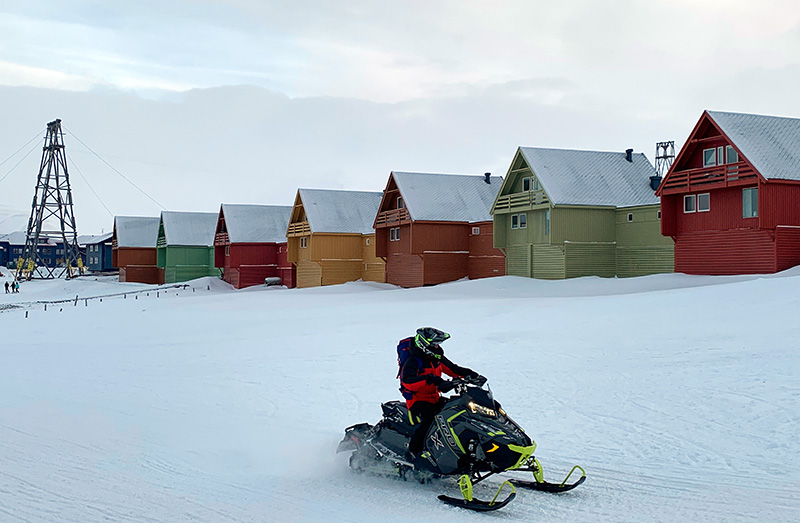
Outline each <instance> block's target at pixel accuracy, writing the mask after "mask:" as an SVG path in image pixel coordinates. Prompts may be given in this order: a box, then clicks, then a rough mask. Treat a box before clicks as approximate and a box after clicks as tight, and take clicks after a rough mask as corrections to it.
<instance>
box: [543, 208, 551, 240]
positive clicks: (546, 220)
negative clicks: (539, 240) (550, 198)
mask: <svg viewBox="0 0 800 523" xmlns="http://www.w3.org/2000/svg"><path fill="white" fill-rule="evenodd" d="M544 235H545V236H550V211H544Z"/></svg>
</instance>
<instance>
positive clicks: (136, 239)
mask: <svg viewBox="0 0 800 523" xmlns="http://www.w3.org/2000/svg"><path fill="white" fill-rule="evenodd" d="M159 222H160V218H157V217H150V216H117V217H115V218H114V230H115V231H117V247H144V248H149V247H155V246H156V244H157V243H158V225H159Z"/></svg>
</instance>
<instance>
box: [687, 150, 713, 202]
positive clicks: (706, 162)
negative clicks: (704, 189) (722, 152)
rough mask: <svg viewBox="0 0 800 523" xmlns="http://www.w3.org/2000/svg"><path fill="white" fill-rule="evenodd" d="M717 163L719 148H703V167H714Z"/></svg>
mask: <svg viewBox="0 0 800 523" xmlns="http://www.w3.org/2000/svg"><path fill="white" fill-rule="evenodd" d="M715 165H717V149H716V148H714V149H703V167H714V166H715ZM692 212H694V211H692Z"/></svg>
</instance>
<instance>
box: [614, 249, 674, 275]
mask: <svg viewBox="0 0 800 523" xmlns="http://www.w3.org/2000/svg"><path fill="white" fill-rule="evenodd" d="M616 265H617V276H618V277H620V278H630V277H633V276H647V275H648V274H658V273H665V272H674V270H675V247H674V245H669V246H664V247H655V246H652V247H625V246H620V245H617V251H616Z"/></svg>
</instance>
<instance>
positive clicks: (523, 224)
mask: <svg viewBox="0 0 800 523" xmlns="http://www.w3.org/2000/svg"><path fill="white" fill-rule="evenodd" d="M519 228H520V229H527V228H528V214H527V213H522V214H520V215H519Z"/></svg>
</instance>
